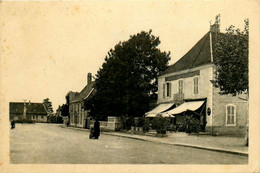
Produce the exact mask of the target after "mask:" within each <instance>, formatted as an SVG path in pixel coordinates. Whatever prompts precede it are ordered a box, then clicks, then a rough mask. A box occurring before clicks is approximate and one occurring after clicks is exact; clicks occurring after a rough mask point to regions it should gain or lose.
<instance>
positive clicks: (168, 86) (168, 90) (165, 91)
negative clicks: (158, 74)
mask: <svg viewBox="0 0 260 173" xmlns="http://www.w3.org/2000/svg"><path fill="white" fill-rule="evenodd" d="M165 87H166V88H165ZM165 96H166V97H171V83H164V84H163V98H165Z"/></svg>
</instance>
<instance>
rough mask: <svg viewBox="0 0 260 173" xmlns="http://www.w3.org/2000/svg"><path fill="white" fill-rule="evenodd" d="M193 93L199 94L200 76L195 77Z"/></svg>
mask: <svg viewBox="0 0 260 173" xmlns="http://www.w3.org/2000/svg"><path fill="white" fill-rule="evenodd" d="M193 86H194V87H193V93H194V94H198V93H199V78H198V77H195V78H193Z"/></svg>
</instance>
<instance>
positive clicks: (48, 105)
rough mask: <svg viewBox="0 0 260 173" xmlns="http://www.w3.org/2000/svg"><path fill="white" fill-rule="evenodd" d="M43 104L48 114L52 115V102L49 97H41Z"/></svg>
mask: <svg viewBox="0 0 260 173" xmlns="http://www.w3.org/2000/svg"><path fill="white" fill-rule="evenodd" d="M43 105H44V107H45V108H46V110H47V113H48V114H49V115H52V114H53V107H52V102H51V101H50V99H49V98H46V99H43Z"/></svg>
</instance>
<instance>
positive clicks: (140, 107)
mask: <svg viewBox="0 0 260 173" xmlns="http://www.w3.org/2000/svg"><path fill="white" fill-rule="evenodd" d="M159 44H160V40H159V37H155V36H153V35H152V31H151V30H150V31H149V32H144V31H142V32H140V33H138V34H136V35H133V36H130V39H129V40H128V41H125V42H119V43H118V44H117V45H115V47H114V49H111V50H110V51H109V52H108V55H107V56H106V58H105V62H104V63H103V65H102V68H101V69H99V71H98V72H97V75H96V81H95V85H94V88H95V89H96V93H95V95H94V96H93V97H92V98H90V99H88V100H86V102H85V108H86V109H90V114H91V115H92V116H96V117H99V118H101V119H106V117H107V116H122V115H127V116H135V117H136V116H143V115H144V113H145V111H147V110H148V107H149V101H151V100H156V99H157V84H158V81H157V76H158V75H159V73H161V72H162V71H164V70H166V68H167V65H168V61H169V60H170V52H168V53H167V52H162V51H160V49H159V48H158V45H159Z"/></svg>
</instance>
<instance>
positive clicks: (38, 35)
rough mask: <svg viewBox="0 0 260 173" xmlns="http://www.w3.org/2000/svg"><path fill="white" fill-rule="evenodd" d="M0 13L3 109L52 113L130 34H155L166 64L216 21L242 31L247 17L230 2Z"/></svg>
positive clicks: (40, 5) (8, 6)
mask: <svg viewBox="0 0 260 173" xmlns="http://www.w3.org/2000/svg"><path fill="white" fill-rule="evenodd" d="M243 2H246V1H243ZM0 8H1V9H0V13H1V23H0V27H1V35H0V36H1V38H0V39H1V40H0V41H1V54H0V58H1V59H0V61H1V69H0V70H1V71H0V72H1V90H2V91H1V95H2V96H4V97H3V98H5V101H7V102H23V100H24V99H26V100H27V101H28V100H30V101H31V102H42V101H43V99H45V98H49V99H50V101H52V103H53V108H54V110H56V109H57V107H58V105H62V104H63V103H65V95H66V94H67V93H68V92H69V91H77V92H80V91H81V90H82V89H83V87H84V86H85V85H86V84H87V73H89V72H90V73H92V75H95V74H96V73H97V71H98V70H99V68H101V67H102V64H103V63H104V58H105V56H106V55H107V52H108V51H109V50H110V49H111V48H113V47H114V46H115V45H116V44H117V43H118V42H119V41H126V40H128V39H129V36H130V35H133V34H136V33H138V32H141V31H149V29H152V31H153V32H152V34H153V35H155V36H159V38H160V40H161V44H160V46H159V48H160V49H161V50H162V51H170V52H171V60H170V62H169V64H170V65H171V64H173V63H174V62H176V61H177V60H178V59H179V58H181V57H182V56H183V55H184V54H185V53H186V52H187V51H189V49H191V48H192V46H193V45H194V44H196V42H197V41H199V39H200V38H201V37H202V36H203V35H205V34H206V33H207V32H208V31H209V26H210V21H211V22H212V23H213V22H214V19H215V16H216V15H218V14H221V22H220V24H221V31H224V30H225V28H227V27H228V26H230V25H234V26H236V27H239V28H241V29H243V26H244V19H246V18H248V17H249V14H248V12H249V11H250V10H248V9H249V8H250V7H248V6H247V3H236V2H234V1H197V2H196V3H195V2H192V1H139V2H137V1H84V2H82V1H75V2H66V1H63V2H61V1H60V2H58V1H56V2H2V3H1V4H0ZM250 12H252V11H250ZM249 21H250V18H249Z"/></svg>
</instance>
